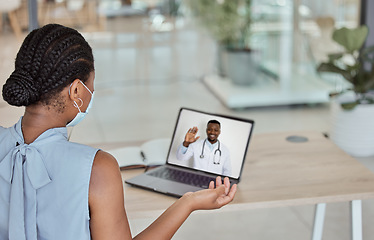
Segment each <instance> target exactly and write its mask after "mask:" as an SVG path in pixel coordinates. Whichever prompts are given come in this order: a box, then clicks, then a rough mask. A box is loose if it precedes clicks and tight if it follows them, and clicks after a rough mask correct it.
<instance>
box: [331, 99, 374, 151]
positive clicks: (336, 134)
mask: <svg viewBox="0 0 374 240" xmlns="http://www.w3.org/2000/svg"><path fill="white" fill-rule="evenodd" d="M341 102H342V99H341V98H334V99H332V102H331V106H330V107H331V111H330V123H331V128H330V138H331V139H332V141H333V142H334V143H335V144H336V145H338V146H339V147H340V148H341V149H343V150H344V151H345V152H347V153H348V154H350V155H351V156H354V157H368V156H372V155H374V121H373V119H374V104H360V105H357V106H356V107H355V108H354V109H352V110H345V109H343V108H342V107H341V105H340V104H341Z"/></svg>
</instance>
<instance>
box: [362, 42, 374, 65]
mask: <svg viewBox="0 0 374 240" xmlns="http://www.w3.org/2000/svg"><path fill="white" fill-rule="evenodd" d="M362 58H363V59H364V60H365V61H368V62H370V63H374V46H371V47H367V48H365V49H363V50H362Z"/></svg>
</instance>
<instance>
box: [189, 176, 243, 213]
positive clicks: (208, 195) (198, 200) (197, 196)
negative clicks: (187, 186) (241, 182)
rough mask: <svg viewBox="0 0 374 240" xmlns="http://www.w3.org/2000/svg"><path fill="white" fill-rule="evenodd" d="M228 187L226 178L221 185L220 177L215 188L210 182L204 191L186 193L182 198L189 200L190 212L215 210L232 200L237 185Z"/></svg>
mask: <svg viewBox="0 0 374 240" xmlns="http://www.w3.org/2000/svg"><path fill="white" fill-rule="evenodd" d="M230 185H231V184H230V181H229V178H228V177H225V179H224V183H223V184H222V179H221V177H217V178H216V184H215V186H214V182H213V181H211V182H210V184H209V189H204V190H201V191H197V192H194V193H186V194H185V195H184V196H185V197H187V198H190V200H191V204H192V211H194V210H208V209H217V208H221V207H222V206H224V205H226V204H228V203H229V202H231V201H232V200H233V199H234V196H235V193H236V189H237V185H236V184H234V185H232V186H231V187H230Z"/></svg>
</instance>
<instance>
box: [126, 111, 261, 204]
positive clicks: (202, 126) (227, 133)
mask: <svg viewBox="0 0 374 240" xmlns="http://www.w3.org/2000/svg"><path fill="white" fill-rule="evenodd" d="M208 123H209V124H208ZM253 127H254V121H253V120H250V119H243V118H237V117H233V116H225V115H220V114H214V113H207V112H202V111H199V110H194V109H190V108H181V109H180V110H179V114H178V117H177V121H176V124H175V128H174V133H173V136H172V138H171V142H170V147H169V151H168V154H167V159H166V164H164V165H162V166H159V167H157V168H154V169H151V170H148V171H147V172H144V173H142V174H140V175H138V176H135V177H133V178H130V179H128V180H126V181H125V182H126V183H127V184H130V185H132V186H135V187H140V188H143V189H147V190H151V191H155V192H158V193H163V194H167V195H171V196H175V197H181V196H182V195H183V194H185V193H186V192H195V191H198V190H202V189H206V188H208V186H209V182H210V181H212V180H213V181H215V179H216V177H217V176H222V177H229V179H230V182H231V183H232V184H234V183H239V182H240V177H241V174H242V170H243V166H244V161H245V158H246V154H247V150H248V146H249V142H250V138H251V134H252V132H253ZM217 128H219V129H218V130H220V132H219V131H218V130H217ZM196 130H197V133H196V135H194V140H195V139H196V138H198V137H199V138H198V139H196V141H195V142H192V143H190V144H189V145H188V146H187V147H186V146H183V143H184V140H185V137H186V134H187V133H190V132H191V131H192V132H193V131H196ZM207 134H209V136H207ZM189 142H190V141H188V142H187V143H189ZM185 145H187V144H186V143H185ZM222 179H223V178H222Z"/></svg>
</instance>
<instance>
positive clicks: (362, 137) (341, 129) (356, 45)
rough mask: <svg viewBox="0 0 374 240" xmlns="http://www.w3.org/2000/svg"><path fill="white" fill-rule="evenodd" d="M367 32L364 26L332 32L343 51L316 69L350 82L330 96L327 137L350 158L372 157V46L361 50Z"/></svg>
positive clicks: (373, 117)
mask: <svg viewBox="0 0 374 240" xmlns="http://www.w3.org/2000/svg"><path fill="white" fill-rule="evenodd" d="M368 32H369V31H368V28H367V26H360V27H357V28H354V29H348V28H345V27H344V28H340V29H337V30H335V31H334V32H333V35H332V39H333V40H334V41H335V42H337V43H338V44H340V45H341V46H342V47H343V49H342V51H341V52H339V53H334V54H330V55H329V56H328V57H329V60H328V61H327V62H323V63H321V64H320V65H319V66H318V68H317V71H318V72H332V73H337V74H339V75H341V76H342V77H343V78H344V79H345V80H347V81H348V82H349V83H350V87H348V88H346V89H342V91H339V92H335V93H332V94H331V97H332V102H331V129H330V137H331V139H332V140H333V141H334V142H335V143H336V144H337V145H338V146H339V147H341V148H342V149H343V150H345V151H346V152H347V153H349V154H351V155H352V156H370V155H374V121H373V119H374V93H373V91H372V89H373V87H374V46H370V47H363V45H364V43H365V41H366V39H367V36H368Z"/></svg>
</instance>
